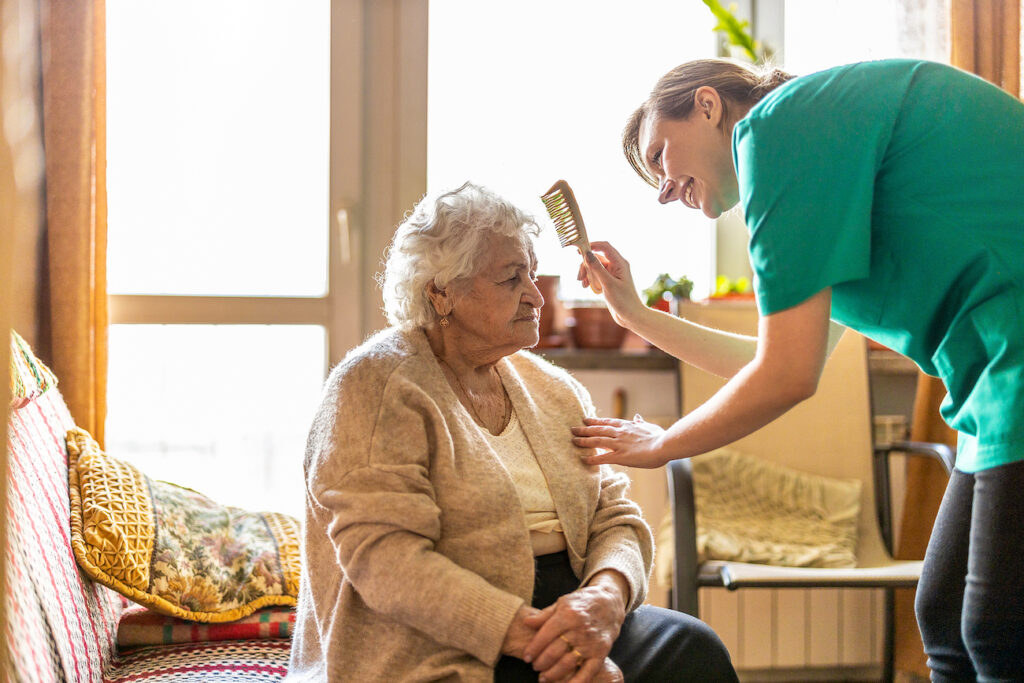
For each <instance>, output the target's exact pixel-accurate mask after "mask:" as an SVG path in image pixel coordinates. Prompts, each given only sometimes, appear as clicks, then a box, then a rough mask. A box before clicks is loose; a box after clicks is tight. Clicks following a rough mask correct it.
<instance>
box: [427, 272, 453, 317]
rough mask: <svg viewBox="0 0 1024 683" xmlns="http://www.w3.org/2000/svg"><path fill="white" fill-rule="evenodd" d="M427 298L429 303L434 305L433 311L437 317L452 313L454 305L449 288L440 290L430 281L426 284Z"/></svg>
mask: <svg viewBox="0 0 1024 683" xmlns="http://www.w3.org/2000/svg"><path fill="white" fill-rule="evenodd" d="M427 296H428V297H429V298H430V303H431V304H433V305H434V311H436V312H437V314H438V315H439V316H445V315H448V314H449V313H451V312H452V308H454V304H453V302H452V296H451V287H445V288H444V289H441V288H439V287H438V286H437V283H436V282H434V281H433V280H431V281H430V282H428V283H427Z"/></svg>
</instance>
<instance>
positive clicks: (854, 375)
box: [680, 303, 889, 567]
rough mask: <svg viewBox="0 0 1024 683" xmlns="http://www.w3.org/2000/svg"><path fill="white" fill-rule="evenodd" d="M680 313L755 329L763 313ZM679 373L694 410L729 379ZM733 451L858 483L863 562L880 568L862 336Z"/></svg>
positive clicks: (882, 557)
mask: <svg viewBox="0 0 1024 683" xmlns="http://www.w3.org/2000/svg"><path fill="white" fill-rule="evenodd" d="M680 313H681V315H683V316H684V317H686V318H688V319H690V320H693V321H694V322H696V323H699V324H701V325H705V326H708V327H713V328H717V329H722V330H727V331H730V332H739V333H742V334H750V335H756V334H757V319H758V316H757V310H756V308H755V307H754V305H753V304H752V303H750V304H735V303H724V304H710V305H705V306H700V305H692V306H688V307H686V308H685V310H683V311H680ZM681 376H682V383H683V387H682V389H683V391H682V393H683V410H684V412H689V411H691V410H693V409H694V408H696V407H697V406H698V405H700V404H701V403H703V402H704V401H706V400H707V399H708V398H710V397H711V395H712V394H714V393H715V392H716V391H718V389H719V388H721V387H722V385H723V384H725V380H723V379H722V378H720V377H716V376H714V375H711V374H709V373H706V372H704V371H702V370H699V369H697V368H694V367H692V366H689V365H684V366H683V371H682V373H681ZM729 448H730V449H732V450H736V451H739V452H741V453H745V454H747V455H753V456H757V457H760V458H764V459H765V460H768V461H771V462H774V463H777V464H779V465H782V466H784V467H788V468H790V469H794V470H799V471H802V472H809V473H812V474H818V475H822V476H827V477H835V478H841V479H858V480H860V481H861V483H862V485H861V507H860V518H859V520H858V529H857V531H858V542H857V560H858V566H863V567H870V566H878V565H881V564H884V563H885V562H886V561H887V560H888V558H889V554H888V552H887V551H886V549H885V546H884V544H883V542H882V536H881V533H880V531H879V526H878V519H877V516H876V510H875V490H874V469H873V443H872V420H871V397H870V390H869V384H868V365H867V344H866V342H865V339H864V337H862V336H861V335H859V334H857V333H856V332H853V331H852V330H851V331H847V332H846V334H844V335H843V338H842V339H841V340H840V341H839V344H838V345H837V346H836V348H835V349H834V350H833V351H832V354H831V356H830V357H829V359H828V362H827V363H826V364H825V369H824V371H823V372H822V376H821V380H820V382H819V383H818V390H817V392H816V393H815V395H814V396H813V397H811V398H810V399H808V400H806V401H804V402H803V403H801V404H799V405H797V406H796V407H795V408H793V409H792V410H790V411H789V412H788V413H786V414H785V415H783V416H782V417H780V418H779V419H777V420H775V421H774V422H772V423H771V424H769V425H767V426H765V427H763V428H761V429H759V430H758V431H756V432H754V433H753V434H750V435H749V436H747V437H745V438H743V439H740V440H739V441H737V442H735V443H734V444H733V445H731V446H729Z"/></svg>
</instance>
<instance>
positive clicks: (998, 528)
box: [915, 462, 1024, 682]
mask: <svg viewBox="0 0 1024 683" xmlns="http://www.w3.org/2000/svg"><path fill="white" fill-rule="evenodd" d="M915 608H916V612H917V623H918V624H919V625H920V627H921V638H922V640H923V641H924V650H925V652H926V653H927V654H928V666H929V667H930V668H931V670H932V680H933V681H975V680H977V681H985V682H989V681H1024V462H1017V463H1012V464H1010V465H1002V466H1000V467H993V468H991V469H988V470H982V471H980V472H977V473H975V474H965V473H963V472H960V471H958V470H954V471H953V476H952V478H951V479H950V481H949V486H948V487H947V488H946V494H945V496H944V497H943V499H942V505H941V507H940V508H939V514H938V517H937V518H936V520H935V527H934V529H933V530H932V537H931V540H929V542H928V551H927V553H926V554H925V561H924V569H923V570H922V572H921V583H920V584H919V585H918V588H917V600H916V605H915Z"/></svg>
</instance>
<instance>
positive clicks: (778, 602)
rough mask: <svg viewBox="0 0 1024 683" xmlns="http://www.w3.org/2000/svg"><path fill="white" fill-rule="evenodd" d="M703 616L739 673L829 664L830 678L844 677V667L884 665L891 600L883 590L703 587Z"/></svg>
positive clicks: (859, 668)
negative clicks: (887, 605)
mask: <svg viewBox="0 0 1024 683" xmlns="http://www.w3.org/2000/svg"><path fill="white" fill-rule="evenodd" d="M700 616H701V619H703V620H704V621H705V622H707V624H708V625H710V626H711V627H712V628H713V629H714V630H715V632H717V633H718V635H719V636H720V637H721V638H722V641H723V642H724V643H725V645H726V647H727V648H729V652H730V653H731V654H732V658H733V664H734V666H735V667H736V669H737V670H738V671H740V672H741V673H742V672H743V671H751V672H754V671H768V670H799V669H822V668H824V669H833V670H835V673H836V677H835V678H832V679H831V680H840V679H841V678H840V677H839V676H838V674H839V670H841V669H843V668H848V669H850V670H851V672H861V671H878V670H879V668H880V666H881V662H882V654H883V642H882V641H883V635H884V629H885V600H884V592H883V591H880V590H876V589H814V590H801V589H786V590H777V589H756V588H746V589H743V590H738V591H729V590H726V589H724V588H703V589H701V591H700ZM747 680H750V679H749V678H747ZM776 680H781V679H776ZM801 680H807V678H806V677H804V678H801Z"/></svg>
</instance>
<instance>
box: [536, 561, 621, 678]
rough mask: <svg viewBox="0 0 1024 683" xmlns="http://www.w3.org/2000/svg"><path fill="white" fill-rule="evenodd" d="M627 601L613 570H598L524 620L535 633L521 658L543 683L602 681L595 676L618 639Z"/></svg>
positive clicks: (619, 577) (604, 665) (603, 667)
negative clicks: (580, 586) (566, 679)
mask: <svg viewBox="0 0 1024 683" xmlns="http://www.w3.org/2000/svg"><path fill="white" fill-rule="evenodd" d="M628 602H629V586H628V584H627V583H626V580H625V578H623V577H622V575H620V574H619V573H618V572H615V571H613V570H605V571H602V572H599V573H598V574H596V575H595V576H594V577H593V578H592V579H591V581H590V583H589V584H588V585H586V586H583V587H582V588H579V589H577V590H575V591H573V592H572V593H569V594H567V595H563V596H562V597H560V598H559V599H558V600H557V601H556V602H555V603H554V604H552V605H550V606H549V607H546V608H544V609H543V610H541V612H540V614H537V615H534V616H532V617H528V618H527V619H526V623H527V625H534V626H537V627H539V630H538V631H537V635H535V636H534V637H533V640H532V641H531V642H530V644H529V645H527V646H526V651H525V653H524V655H525V656H524V659H525V660H526V661H527V662H530V663H531V664H533V668H534V670H536V671H539V672H541V675H542V680H545V681H558V680H562V679H565V678H569V679H570V680H572V681H577V680H579V681H591V680H607V679H605V678H604V677H603V676H602V675H601V674H602V672H604V671H605V667H606V662H605V659H606V658H607V656H608V653H609V652H610V651H611V649H612V645H613V644H614V643H615V639H616V638H618V637H619V631H620V629H621V628H622V622H623V620H625V618H626V606H627V605H628Z"/></svg>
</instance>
